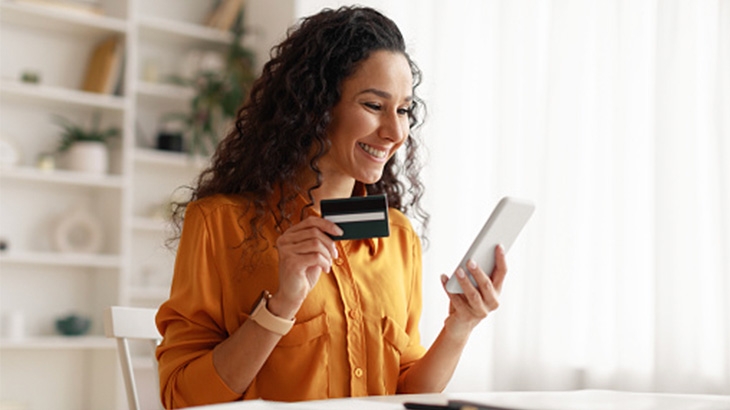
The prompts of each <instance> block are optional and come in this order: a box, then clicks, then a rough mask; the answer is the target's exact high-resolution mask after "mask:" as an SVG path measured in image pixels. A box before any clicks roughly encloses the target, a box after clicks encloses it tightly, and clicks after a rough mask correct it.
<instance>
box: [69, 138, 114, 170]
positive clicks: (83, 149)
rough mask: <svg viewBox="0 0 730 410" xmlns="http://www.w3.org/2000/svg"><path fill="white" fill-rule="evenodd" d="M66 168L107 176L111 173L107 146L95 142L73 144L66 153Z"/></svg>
mask: <svg viewBox="0 0 730 410" xmlns="http://www.w3.org/2000/svg"><path fill="white" fill-rule="evenodd" d="M66 167H67V168H68V169H69V170H71V171H79V172H87V173H90V174H100V175H101V174H106V173H107V172H108V171H109V151H108V150H107V147H106V144H104V143H102V142H95V141H81V142H75V143H73V145H71V147H70V148H69V149H68V151H67V152H66Z"/></svg>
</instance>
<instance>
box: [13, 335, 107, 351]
mask: <svg viewBox="0 0 730 410" xmlns="http://www.w3.org/2000/svg"><path fill="white" fill-rule="evenodd" d="M115 348H116V343H115V342H114V339H109V338H106V337H104V336H38V337H26V338H23V339H20V340H9V339H0V349H14V350H35V349H53V350H57V349H115Z"/></svg>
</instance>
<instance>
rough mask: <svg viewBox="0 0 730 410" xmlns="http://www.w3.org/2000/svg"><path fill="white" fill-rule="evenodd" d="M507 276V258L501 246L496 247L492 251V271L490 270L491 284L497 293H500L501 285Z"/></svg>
mask: <svg viewBox="0 0 730 410" xmlns="http://www.w3.org/2000/svg"><path fill="white" fill-rule="evenodd" d="M505 276H507V258H506V255H505V252H504V248H503V247H502V245H497V248H496V249H495V250H494V270H492V277H491V278H492V283H493V284H494V288H495V289H496V290H497V292H498V293H499V292H501V291H502V283H503V282H504V278H505Z"/></svg>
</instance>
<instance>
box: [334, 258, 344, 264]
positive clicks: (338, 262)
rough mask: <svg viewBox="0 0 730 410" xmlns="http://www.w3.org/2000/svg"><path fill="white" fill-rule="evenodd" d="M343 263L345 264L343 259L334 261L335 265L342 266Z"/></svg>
mask: <svg viewBox="0 0 730 410" xmlns="http://www.w3.org/2000/svg"><path fill="white" fill-rule="evenodd" d="M344 262H345V260H344V259H342V258H337V259H335V263H336V264H337V265H342V264H343V263H344Z"/></svg>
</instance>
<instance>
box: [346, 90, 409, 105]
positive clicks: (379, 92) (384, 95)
mask: <svg viewBox="0 0 730 410" xmlns="http://www.w3.org/2000/svg"><path fill="white" fill-rule="evenodd" d="M361 94H375V95H377V96H378V97H381V98H385V99H388V100H390V99H393V95H392V94H391V93H389V92H387V91H383V90H379V89H377V88H367V89H365V90H362V91H360V92H359V93H357V95H361ZM411 101H413V96H411V95H409V96H408V97H406V102H411Z"/></svg>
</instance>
